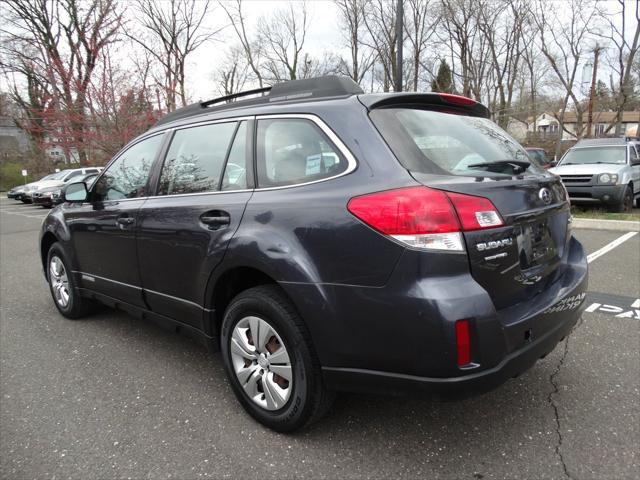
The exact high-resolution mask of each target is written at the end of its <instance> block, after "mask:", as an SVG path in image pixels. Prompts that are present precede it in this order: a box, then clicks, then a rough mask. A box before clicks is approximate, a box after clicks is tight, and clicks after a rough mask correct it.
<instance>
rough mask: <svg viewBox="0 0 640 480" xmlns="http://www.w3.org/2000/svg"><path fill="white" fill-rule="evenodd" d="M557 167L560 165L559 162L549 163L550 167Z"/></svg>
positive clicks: (552, 161)
mask: <svg viewBox="0 0 640 480" xmlns="http://www.w3.org/2000/svg"><path fill="white" fill-rule="evenodd" d="M556 165H558V161H557V160H551V161H550V162H549V166H550V167H555V166H556Z"/></svg>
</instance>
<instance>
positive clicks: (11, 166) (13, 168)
mask: <svg viewBox="0 0 640 480" xmlns="http://www.w3.org/2000/svg"><path fill="white" fill-rule="evenodd" d="M23 168H25V167H24V165H23V164H21V163H12V162H7V163H2V164H0V192H5V191H7V190H10V189H11V188H13V187H15V186H16V185H21V184H23V183H24V178H23V176H22V169H23ZM27 182H33V179H32V178H31V175H29V176H28V177H27Z"/></svg>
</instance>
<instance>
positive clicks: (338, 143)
mask: <svg viewBox="0 0 640 480" xmlns="http://www.w3.org/2000/svg"><path fill="white" fill-rule="evenodd" d="M290 118H293V119H303V120H309V121H311V122H313V123H314V124H315V125H317V126H318V128H320V130H322V132H323V133H324V134H325V135H326V136H327V137H328V138H329V140H331V142H332V143H333V145H335V147H336V148H337V149H338V150H339V151H340V153H341V154H342V155H343V156H344V158H345V159H346V160H347V168H346V169H345V170H344V171H343V172H340V173H338V174H337V175H333V176H331V177H327V178H320V179H318V180H312V181H310V182H302V183H293V184H291V185H281V186H277V187H258V188H247V189H242V190H212V191H208V192H194V193H176V194H169V195H148V196H145V197H135V198H123V199H119V200H110V201H108V202H104V203H110V202H127V201H131V200H143V199H156V198H176V197H190V196H194V195H219V194H225V193H241V192H253V191H255V192H260V191H269V190H283V189H285V188H296V187H302V186H305V185H312V184H314V183H320V182H327V181H329V180H334V179H336V178H339V177H343V176H345V175H348V174H350V173H351V172H353V171H354V170H356V168H358V162H357V161H356V159H355V157H354V156H353V154H352V153H351V151H350V150H349V149H348V148H347V146H346V145H345V144H344V143H343V142H342V140H340V137H338V135H337V134H336V133H335V132H334V131H333V130H332V129H331V128H330V127H329V126H328V125H327V124H326V123H325V122H324V121H323V120H322V119H320V117H318V116H317V115H314V114H310V113H278V114H265V115H251V116H242V117H232V118H224V119H217V120H204V121H201V122H197V123H190V124H187V125H180V126H177V127H170V128H165V129H163V130H159V131H157V132H153V133H152V134H150V135H147V136H145V137H142V138H140V139H139V140H137V141H136V142H135V143H132V144H130V145H127V147H126V150H128V149H129V148H130V147H132V146H133V145H135V144H136V143H138V142H141V141H142V140H146V139H148V138H151V137H153V136H155V135H162V134H166V133H169V134H171V133H173V132H175V131H178V130H184V129H186V128H193V127H201V126H204V125H210V124H216V123H229V122H241V121H243V120H269V119H290ZM126 150H125V149H123V150H121V152H124V151H126ZM121 152H119V154H118V155H116V156H115V157H114V159H113V160H112V161H111V162H109V163H108V164H107V166H105V167H103V168H104V170H106V169H107V168H108V167H109V166H110V165H111V163H113V161H115V159H116V158H118V157H119V156H120V153H121ZM252 160H253V159H252ZM252 163H253V162H252ZM101 173H102V172H101Z"/></svg>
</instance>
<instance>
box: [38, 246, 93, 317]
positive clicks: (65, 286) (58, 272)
mask: <svg viewBox="0 0 640 480" xmlns="http://www.w3.org/2000/svg"><path fill="white" fill-rule="evenodd" d="M47 281H48V283H49V290H50V291H51V297H52V298H53V303H54V304H55V306H56V308H57V309H58V311H59V312H60V313H61V314H62V315H63V316H65V317H67V318H70V319H78V318H82V317H84V316H86V315H87V313H89V312H90V310H91V309H92V307H93V303H92V302H91V301H90V300H88V299H86V298H82V297H81V296H80V294H79V293H78V290H77V285H76V284H75V281H74V278H73V275H71V269H70V267H69V261H68V260H67V256H66V255H65V253H64V250H63V248H62V247H61V245H60V244H59V243H58V242H56V243H54V244H53V245H51V248H49V253H48V254H47ZM65 299H66V301H65Z"/></svg>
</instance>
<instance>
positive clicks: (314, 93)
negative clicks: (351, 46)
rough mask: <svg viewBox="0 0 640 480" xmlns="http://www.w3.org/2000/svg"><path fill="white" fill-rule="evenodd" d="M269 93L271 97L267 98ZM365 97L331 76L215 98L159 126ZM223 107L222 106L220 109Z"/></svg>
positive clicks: (181, 110)
mask: <svg viewBox="0 0 640 480" xmlns="http://www.w3.org/2000/svg"><path fill="white" fill-rule="evenodd" d="M259 93H262V94H263V95H262V96H260V97H258V98H250V99H246V100H241V101H238V102H232V103H224V102H228V101H229V100H235V99H238V98H242V97H247V96H249V95H256V94H259ZM266 93H268V95H265V94H266ZM362 93H364V91H363V90H362V89H361V88H360V86H359V85H358V84H357V83H355V82H354V81H353V80H352V79H351V78H349V77H338V76H335V75H327V76H324V77H317V78H306V79H304V80H291V81H289V82H281V83H277V84H275V85H274V86H273V87H264V88H256V89H254V90H247V91H246V92H240V93H234V94H233V95H226V96H224V97H219V98H214V99H212V100H207V101H204V102H197V103H193V104H191V105H187V106H186V107H183V108H179V109H178V110H176V111H174V112H171V113H168V114H167V115H165V116H164V117H162V118H161V119H160V120H158V122H157V123H156V126H158V125H163V124H165V123H169V122H172V121H174V120H178V119H181V118H186V117H191V116H195V115H199V114H204V113H208V112H211V111H222V110H231V109H234V108H240V107H244V106H249V105H260V104H266V103H273V102H285V101H295V100H299V101H304V100H307V99H314V98H327V97H341V96H350V95H359V94H362ZM217 104H222V105H217Z"/></svg>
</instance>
